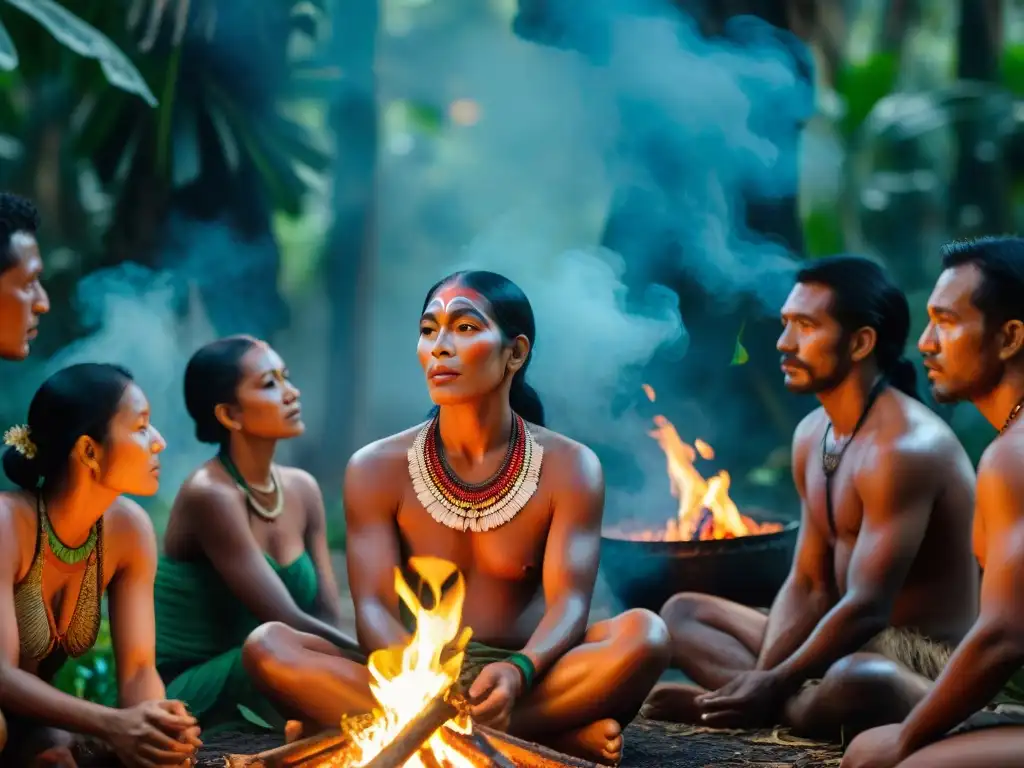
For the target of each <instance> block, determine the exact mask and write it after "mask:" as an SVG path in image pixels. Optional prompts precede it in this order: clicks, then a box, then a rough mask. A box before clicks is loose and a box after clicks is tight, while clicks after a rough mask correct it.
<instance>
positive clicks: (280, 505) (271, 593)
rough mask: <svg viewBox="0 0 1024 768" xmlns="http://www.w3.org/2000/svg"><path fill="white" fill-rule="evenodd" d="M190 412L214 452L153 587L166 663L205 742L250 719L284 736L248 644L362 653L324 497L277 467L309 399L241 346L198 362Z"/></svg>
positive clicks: (209, 350)
mask: <svg viewBox="0 0 1024 768" xmlns="http://www.w3.org/2000/svg"><path fill="white" fill-rule="evenodd" d="M185 405H186V407H187V409H188V412H189V415H190V416H191V417H192V419H193V421H194V422H195V426H196V437H197V438H198V439H199V440H200V441H202V442H204V443H209V444H212V445H215V446H217V454H216V456H215V457H214V458H212V459H210V460H209V461H207V462H205V463H204V464H202V465H201V466H200V467H199V468H198V469H196V471H195V472H193V473H192V475H191V476H190V477H189V478H188V479H187V480H186V481H185V482H184V484H183V485H182V487H181V490H180V491H179V492H178V497H177V498H176V499H175V501H174V506H173V508H172V509H171V516H170V521H169V522H168V525H167V531H166V533H165V535H164V554H163V556H162V557H161V558H160V564H159V568H158V572H157V579H156V619H157V663H158V666H159V669H160V673H161V675H162V676H163V678H164V680H165V681H166V682H167V688H168V690H169V691H170V692H171V693H172V695H174V696H176V697H178V698H181V699H182V700H183V701H185V703H186V704H187V705H188V707H189V709H190V711H191V712H193V713H194V714H195V715H196V716H197V717H198V718H199V721H200V723H201V724H202V726H203V730H204V731H207V732H209V731H211V730H217V729H237V728H238V727H239V726H244V725H245V724H246V722H247V721H248V722H250V723H255V724H258V725H264V726H270V727H273V728H275V729H277V728H281V727H283V726H284V724H285V721H286V717H287V713H286V711H285V710H286V709H287V707H281V706H280V702H276V701H275V702H273V703H272V702H270V701H269V700H267V699H266V698H264V696H263V695H262V693H261V691H260V690H258V689H257V688H256V686H255V685H254V683H253V681H252V680H250V678H249V675H248V673H247V672H246V668H245V664H244V661H243V645H244V643H245V640H246V638H247V636H248V635H249V634H250V632H252V631H253V630H254V629H256V628H257V627H258V626H259V625H261V624H263V623H265V622H272V621H276V622H282V623H284V624H287V625H288V626H290V627H292V628H294V629H296V630H299V631H301V632H305V633H309V634H310V635H312V636H314V637H315V639H316V640H317V641H318V642H319V643H321V644H322V647H323V648H324V649H325V652H328V653H332V654H334V655H336V656H338V657H340V656H341V653H342V651H348V652H350V653H352V652H354V651H355V650H356V643H355V641H354V640H353V639H351V638H349V637H348V636H346V635H345V634H344V633H343V632H341V630H340V629H339V625H340V622H341V599H340V597H339V594H338V587H337V583H336V582H335V579H334V573H333V571H332V570H331V562H330V553H329V551H328V547H327V533H326V524H325V516H324V502H323V496H322V495H321V493H320V488H319V486H318V485H317V483H316V481H315V480H314V479H313V478H312V476H310V475H309V474H308V473H306V472H303V471H301V470H299V469H294V468H292V467H283V466H280V465H278V464H276V463H275V462H274V452H275V449H276V447H277V443H278V442H279V441H281V440H288V439H291V438H293V437H298V436H299V435H301V434H302V433H303V431H304V430H305V425H304V424H303V422H302V408H301V405H300V401H299V390H298V389H297V388H296V387H295V386H294V385H293V384H292V382H291V379H290V378H289V374H288V369H287V368H286V367H285V364H284V361H282V359H281V357H280V355H278V354H277V352H275V351H274V350H273V349H271V348H270V346H269V345H267V344H266V343H265V342H262V341H259V340H257V339H254V338H252V337H250V336H231V337H228V338H223V339H219V340H217V341H214V342H212V343H210V344H207V345H206V346H205V347H203V348H201V349H200V350H199V351H197V352H196V353H195V354H194V355H193V356H192V359H191V360H189V363H188V366H187V368H186V369H185ZM354 655H356V656H357V657H358V654H354ZM353 668H354V669H358V670H360V674H365V673H364V672H363V671H362V667H360V666H359V665H358V664H353Z"/></svg>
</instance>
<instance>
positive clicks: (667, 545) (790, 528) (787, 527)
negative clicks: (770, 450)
mask: <svg viewBox="0 0 1024 768" xmlns="http://www.w3.org/2000/svg"><path fill="white" fill-rule="evenodd" d="M799 528H800V521H799V520H790V521H789V522H788V523H785V524H784V525H783V527H782V530H781V531H775V532H774V533H758V534H754V535H752V536H740V537H738V538H734V539H710V540H704V541H644V540H642V539H625V538H622V537H621V536H608V535H606V534H604V533H602V534H601V541H608V542H614V544H613V545H612V546H625V547H639V548H642V549H646V550H649V551H650V552H651V554H656V553H661V552H679V551H681V550H682V551H686V550H699V549H711V548H714V549H723V548H725V549H733V548H737V547H738V548H746V547H750V546H756V545H757V544H760V543H761V542H764V543H765V544H770V543H773V542H777V541H779V540H780V539H784V538H790V537H792V535H793V534H794V533H795V532H796V531H797V530H798V529H799Z"/></svg>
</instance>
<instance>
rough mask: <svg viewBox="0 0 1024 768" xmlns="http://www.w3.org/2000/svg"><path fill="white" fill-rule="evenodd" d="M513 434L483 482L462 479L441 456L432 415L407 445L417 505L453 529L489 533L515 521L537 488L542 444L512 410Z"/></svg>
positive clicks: (439, 440) (436, 426)
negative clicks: (493, 468) (502, 456)
mask: <svg viewBox="0 0 1024 768" xmlns="http://www.w3.org/2000/svg"><path fill="white" fill-rule="evenodd" d="M512 417H513V418H512V434H511V435H510V436H509V444H508V450H507V451H506V453H505V459H504V461H502V464H501V467H499V469H498V471H497V472H495V473H494V475H493V476H492V477H491V478H489V479H488V480H485V481H484V482H482V483H476V484H471V483H466V482H464V481H462V480H460V479H459V477H458V476H457V475H456V474H455V473H454V472H453V471H452V469H451V467H450V466H449V465H448V460H447V458H446V457H445V453H444V446H443V445H442V443H441V433H440V430H439V428H438V421H437V417H436V416H435V417H434V418H433V419H431V420H430V421H429V422H427V424H425V425H424V427H423V429H421V430H420V433H419V434H418V435H417V436H416V439H415V440H414V441H413V444H412V446H411V447H410V448H409V452H408V457H409V477H410V479H411V480H412V487H413V491H414V492H415V493H416V498H417V499H419V502H420V504H422V505H423V508H424V509H425V510H426V511H427V512H428V513H429V514H430V516H431V517H432V518H434V520H436V521H437V522H439V523H441V524H442V525H444V526H447V527H448V528H452V529H453V530H456V531H489V530H493V529H494V528H498V527H499V526H502V525H504V524H505V523H507V522H509V521H510V520H513V519H514V518H515V516H516V515H517V514H519V512H521V511H522V509H523V508H524V507H525V506H526V504H527V503H528V502H529V501H530V499H531V498H532V497H533V494H534V493H536V492H537V486H538V484H539V482H540V467H541V462H542V461H543V459H544V448H543V447H541V445H540V444H539V443H538V442H537V441H536V439H535V438H534V437H533V434H532V433H531V432H530V428H529V427H528V426H527V425H526V422H525V421H523V419H522V418H521V417H520V416H519V415H518V414H515V413H513V414H512Z"/></svg>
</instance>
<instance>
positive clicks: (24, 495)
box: [0, 491, 39, 541]
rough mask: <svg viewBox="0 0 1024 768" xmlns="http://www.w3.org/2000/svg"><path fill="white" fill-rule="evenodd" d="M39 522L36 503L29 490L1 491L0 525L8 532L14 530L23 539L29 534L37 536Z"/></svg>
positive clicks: (19, 538)
mask: <svg viewBox="0 0 1024 768" xmlns="http://www.w3.org/2000/svg"><path fill="white" fill-rule="evenodd" d="M38 523H39V520H38V518H37V517H36V503H35V499H34V498H33V497H32V494H30V493H28V492H27V491H5V492H4V493H0V525H2V526H4V528H5V529H6V531H7V532H13V533H15V534H16V535H17V536H18V540H19V541H20V540H21V537H22V536H25V535H28V536H32V537H33V538H35V531H36V527H37V525H38Z"/></svg>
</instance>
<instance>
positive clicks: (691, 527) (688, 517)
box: [630, 384, 782, 541]
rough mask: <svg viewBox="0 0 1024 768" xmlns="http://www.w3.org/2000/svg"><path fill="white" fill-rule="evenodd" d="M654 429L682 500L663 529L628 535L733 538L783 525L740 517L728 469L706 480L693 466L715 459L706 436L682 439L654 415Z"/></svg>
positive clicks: (646, 388)
mask: <svg viewBox="0 0 1024 768" xmlns="http://www.w3.org/2000/svg"><path fill="white" fill-rule="evenodd" d="M643 389H644V393H645V394H646V395H647V397H648V399H649V400H650V401H651V402H652V403H653V402H654V401H655V392H654V388H653V387H651V386H650V385H649V384H644V385H643ZM654 425H655V428H654V430H652V431H651V432H650V433H649V434H650V436H651V437H653V438H654V439H655V440H657V441H658V445H659V446H660V447H661V450H662V451H664V453H665V460H666V468H667V471H668V478H669V483H670V486H671V490H672V495H673V496H675V497H676V498H677V499H678V500H679V508H678V510H677V512H676V517H675V518H674V519H672V520H669V521H668V524H667V525H666V526H665V528H664V530H662V531H645V532H643V533H641V534H634V535H632V536H631V537H630V538H638V539H641V540H648V541H650V540H657V541H693V540H695V539H700V540H708V539H731V538H735V537H738V536H750V535H755V534H761V533H774V532H776V531H781V530H782V525H781V524H779V523H758V522H756V521H754V520H751V519H750V518H749V517H747V516H746V515H741V514H740V511H739V509H738V508H737V507H736V504H735V503H734V502H733V500H732V499H731V498H730V497H729V484H730V482H731V481H730V478H729V473H728V472H726V471H725V470H720V471H719V472H718V474H717V475H715V476H714V477H712V478H709V479H705V478H704V476H703V475H702V474H701V473H700V472H699V471H698V470H697V468H696V466H694V461H696V459H697V457H698V456H699V457H700V458H702V459H713V458H714V457H715V452H714V449H713V448H712V447H711V446H710V445H708V444H707V443H706V442H704V441H703V440H700V439H697V440H695V441H694V444H693V445H690V444H689V443H685V442H683V440H682V438H681V437H679V433H678V432H677V431H676V428H675V426H674V425H673V424H672V422H671V421H669V420H668V419H667V418H665V417H664V416H662V415H661V414H658V415H657V416H655V417H654Z"/></svg>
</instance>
